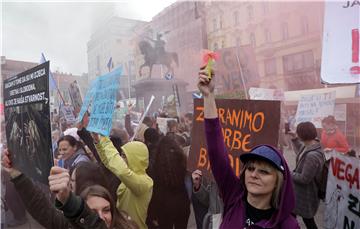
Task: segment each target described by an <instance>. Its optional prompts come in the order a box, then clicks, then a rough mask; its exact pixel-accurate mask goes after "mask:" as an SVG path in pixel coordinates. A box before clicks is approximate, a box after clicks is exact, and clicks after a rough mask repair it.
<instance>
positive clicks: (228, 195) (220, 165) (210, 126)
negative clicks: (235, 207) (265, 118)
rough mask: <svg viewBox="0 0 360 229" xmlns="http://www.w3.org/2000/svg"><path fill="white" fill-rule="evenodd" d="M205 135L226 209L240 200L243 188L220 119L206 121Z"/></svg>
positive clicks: (211, 162) (212, 168) (214, 173)
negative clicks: (227, 149)
mask: <svg viewBox="0 0 360 229" xmlns="http://www.w3.org/2000/svg"><path fill="white" fill-rule="evenodd" d="M205 133H206V142H207V149H208V154H209V159H210V166H211V171H212V173H213V175H214V178H215V181H216V183H217V185H218V187H219V192H220V195H221V197H222V199H223V201H224V206H225V208H226V206H229V204H230V203H231V202H232V201H234V200H236V199H238V197H239V196H240V195H241V194H242V191H243V188H242V186H241V184H240V180H239V179H238V178H237V177H236V175H235V173H234V171H233V169H232V168H231V166H230V161H229V157H228V154H227V152H226V148H225V144H224V138H223V135H222V132H221V125H220V122H219V119H218V118H215V119H205Z"/></svg>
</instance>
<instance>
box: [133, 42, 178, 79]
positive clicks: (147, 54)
mask: <svg viewBox="0 0 360 229" xmlns="http://www.w3.org/2000/svg"><path fill="white" fill-rule="evenodd" d="M139 48H140V52H141V54H143V55H144V60H145V62H144V63H143V64H142V65H141V66H140V68H139V75H140V76H141V75H142V69H143V67H145V66H148V67H149V68H150V73H149V78H151V72H152V68H153V65H154V64H162V65H165V66H166V68H167V71H166V74H168V73H171V74H172V75H174V69H173V67H172V66H171V64H172V62H173V61H174V62H175V63H176V66H179V61H178V55H177V53H176V52H166V51H162V50H157V49H155V48H154V47H153V46H152V45H151V44H150V43H149V42H148V41H140V42H139Z"/></svg>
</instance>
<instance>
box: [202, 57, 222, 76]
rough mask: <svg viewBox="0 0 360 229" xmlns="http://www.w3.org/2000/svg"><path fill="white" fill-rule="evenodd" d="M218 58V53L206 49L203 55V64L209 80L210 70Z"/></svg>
mask: <svg viewBox="0 0 360 229" xmlns="http://www.w3.org/2000/svg"><path fill="white" fill-rule="evenodd" d="M218 59H219V54H218V53H216V52H212V51H209V50H208V51H207V52H206V53H205V54H204V55H203V66H205V70H206V72H207V76H208V79H209V80H211V77H212V70H213V68H214V64H215V61H216V60H218Z"/></svg>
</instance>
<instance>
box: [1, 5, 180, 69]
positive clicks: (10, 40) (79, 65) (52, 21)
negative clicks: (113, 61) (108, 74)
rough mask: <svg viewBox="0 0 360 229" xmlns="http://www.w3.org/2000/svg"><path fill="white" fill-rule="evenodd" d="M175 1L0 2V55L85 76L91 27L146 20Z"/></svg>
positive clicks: (92, 29)
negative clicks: (44, 62) (120, 19)
mask: <svg viewBox="0 0 360 229" xmlns="http://www.w3.org/2000/svg"><path fill="white" fill-rule="evenodd" d="M173 2H175V0H151V1H150V0H126V1H125V0H123V1H117V2H116V3H115V2H104V1H101V2H100V1H99V2H96V1H94V2H89V1H88V2H84V1H83V2H81V1H77V2H75V1H66V2H65V1H61V2H60V1H43V2H39V1H37V2H18V1H2V2H1V6H0V9H1V56H5V57H6V58H7V59H12V60H21V61H30V62H39V61H40V56H41V53H44V55H45V57H46V59H47V60H50V68H51V70H52V71H56V70H57V71H60V72H67V73H72V74H73V75H81V74H82V73H87V42H88V41H89V40H90V36H91V33H92V31H94V28H95V27H96V25H97V23H98V22H99V21H101V20H104V18H107V17H109V15H116V16H120V17H124V18H130V19H137V20H144V21H151V18H152V17H153V16H155V15H156V14H157V13H159V12H160V11H161V10H162V9H164V8H165V7H167V6H169V5H171V4H172V3H173Z"/></svg>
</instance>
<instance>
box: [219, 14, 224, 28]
mask: <svg viewBox="0 0 360 229" xmlns="http://www.w3.org/2000/svg"><path fill="white" fill-rule="evenodd" d="M219 22H220V29H222V28H223V17H222V16H220V20H219Z"/></svg>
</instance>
